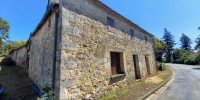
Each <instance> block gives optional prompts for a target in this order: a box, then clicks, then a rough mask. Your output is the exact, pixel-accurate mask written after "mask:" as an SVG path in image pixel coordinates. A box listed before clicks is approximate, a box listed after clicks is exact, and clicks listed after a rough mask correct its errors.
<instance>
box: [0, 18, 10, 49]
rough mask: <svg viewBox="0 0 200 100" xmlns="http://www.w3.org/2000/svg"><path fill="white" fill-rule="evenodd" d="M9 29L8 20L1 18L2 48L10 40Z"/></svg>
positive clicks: (0, 40)
mask: <svg viewBox="0 0 200 100" xmlns="http://www.w3.org/2000/svg"><path fill="white" fill-rule="evenodd" d="M9 28H10V26H9V25H8V22H7V20H4V19H2V18H0V47H2V45H3V43H4V41H5V40H7V39H8V38H9V33H8V32H9Z"/></svg>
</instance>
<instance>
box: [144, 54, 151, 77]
mask: <svg viewBox="0 0 200 100" xmlns="http://www.w3.org/2000/svg"><path fill="white" fill-rule="evenodd" d="M145 61H146V68H147V74H148V76H150V75H151V71H150V64H149V56H145Z"/></svg>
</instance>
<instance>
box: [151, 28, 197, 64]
mask: <svg viewBox="0 0 200 100" xmlns="http://www.w3.org/2000/svg"><path fill="white" fill-rule="evenodd" d="M198 30H200V27H199V28H198ZM195 42H196V46H195V48H194V49H192V47H191V44H192V40H191V39H190V38H189V37H188V36H186V35H185V34H184V33H183V34H182V36H181V38H180V43H181V44H180V45H181V46H180V48H176V49H174V46H175V45H176V43H175V40H174V36H173V35H172V34H171V33H170V32H169V31H168V30H167V29H166V28H165V29H164V35H163V37H162V39H161V40H159V39H157V38H156V37H154V39H153V43H154V49H155V55H156V60H157V61H159V62H166V63H180V64H192V65H194V64H200V36H198V37H197V39H196V41H195ZM194 50H197V52H194Z"/></svg>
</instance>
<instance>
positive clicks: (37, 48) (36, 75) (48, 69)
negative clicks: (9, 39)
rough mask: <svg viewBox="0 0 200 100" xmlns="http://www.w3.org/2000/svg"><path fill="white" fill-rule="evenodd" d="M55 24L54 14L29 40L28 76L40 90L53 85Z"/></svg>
mask: <svg viewBox="0 0 200 100" xmlns="http://www.w3.org/2000/svg"><path fill="white" fill-rule="evenodd" d="M54 22H55V15H54V14H53V13H52V14H51V15H50V16H49V18H48V19H47V20H46V22H45V23H44V24H43V26H42V27H41V28H40V29H39V30H38V31H37V32H36V33H35V34H34V36H32V37H31V38H30V39H29V41H30V44H29V45H30V50H29V68H28V73H29V74H28V75H29V77H30V78H31V79H32V80H33V81H34V83H35V84H36V85H37V86H38V87H39V88H40V90H41V89H42V88H45V87H51V84H52V82H51V81H52V64H53V44H54V24H55V23H54Z"/></svg>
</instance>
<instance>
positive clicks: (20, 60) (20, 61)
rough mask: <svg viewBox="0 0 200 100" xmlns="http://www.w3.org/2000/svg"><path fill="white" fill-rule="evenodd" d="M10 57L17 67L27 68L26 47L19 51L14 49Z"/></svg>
mask: <svg viewBox="0 0 200 100" xmlns="http://www.w3.org/2000/svg"><path fill="white" fill-rule="evenodd" d="M9 56H10V57H11V59H12V60H13V61H14V62H15V63H16V65H17V66H20V67H23V68H25V60H26V46H22V47H20V48H17V49H13V50H12V51H11V52H10V53H9Z"/></svg>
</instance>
